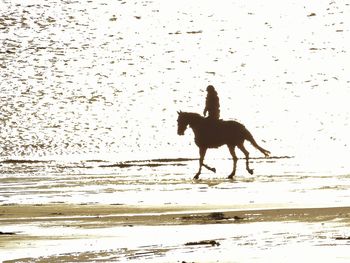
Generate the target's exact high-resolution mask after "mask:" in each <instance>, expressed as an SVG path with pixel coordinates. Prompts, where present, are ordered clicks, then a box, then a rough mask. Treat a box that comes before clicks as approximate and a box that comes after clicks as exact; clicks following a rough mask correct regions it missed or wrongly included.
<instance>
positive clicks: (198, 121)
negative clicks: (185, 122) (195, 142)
mask: <svg viewBox="0 0 350 263" xmlns="http://www.w3.org/2000/svg"><path fill="white" fill-rule="evenodd" d="M202 122H203V119H202V118H201V117H200V116H194V118H192V120H191V121H190V122H189V126H190V127H191V128H192V130H193V132H194V133H195V134H196V133H197V132H198V130H199V129H200V127H201V125H202Z"/></svg>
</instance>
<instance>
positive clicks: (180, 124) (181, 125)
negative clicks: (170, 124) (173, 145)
mask: <svg viewBox="0 0 350 263" xmlns="http://www.w3.org/2000/svg"><path fill="white" fill-rule="evenodd" d="M177 113H178V114H179V117H178V118H177V134H178V135H184V134H185V130H186V129H187V125H188V120H187V118H186V114H185V113H184V112H182V111H178V112H177Z"/></svg>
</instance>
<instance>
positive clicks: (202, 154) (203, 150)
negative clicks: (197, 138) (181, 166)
mask: <svg viewBox="0 0 350 263" xmlns="http://www.w3.org/2000/svg"><path fill="white" fill-rule="evenodd" d="M206 152H207V148H204V147H200V148H199V170H198V172H197V173H196V175H195V176H194V177H193V179H198V178H199V175H200V174H201V171H202V166H203V162H204V157H205V153H206Z"/></svg>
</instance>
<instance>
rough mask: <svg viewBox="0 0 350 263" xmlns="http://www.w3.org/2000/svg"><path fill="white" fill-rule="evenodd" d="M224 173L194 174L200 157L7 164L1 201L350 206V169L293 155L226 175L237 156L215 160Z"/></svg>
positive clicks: (240, 164)
mask: <svg viewBox="0 0 350 263" xmlns="http://www.w3.org/2000/svg"><path fill="white" fill-rule="evenodd" d="M208 162H210V164H211V165H212V166H216V168H217V173H215V174H214V173H212V172H210V171H206V170H204V171H203V174H202V175H201V177H200V180H193V179H192V178H193V176H194V174H195V172H196V171H197V166H198V161H197V160H191V159H188V160H186V159H185V160H183V159H179V160H176V159H168V160H165V159H163V160H144V161H141V160H139V161H132V162H124V163H111V162H107V161H96V160H95V161H85V162H73V163H67V162H63V163H62V162H61V163H60V162H57V161H47V162H15V161H11V162H9V161H7V162H3V163H1V168H2V175H1V177H0V205H9V204H54V203H72V204H119V205H127V206H129V205H145V206H147V205H150V206H158V205H185V206H186V205H188V206H191V205H218V206H220V205H232V208H238V207H244V206H247V207H254V206H257V207H259V208H263V207H265V206H266V207H271V206H273V207H276V206H282V207H283V206H294V207H302V206H306V207H308V206H346V205H348V203H347V202H348V198H349V197H350V196H349V187H350V181H349V178H350V175H348V174H342V173H339V174H330V173H329V172H327V171H318V172H316V171H314V172H305V171H303V170H300V169H299V167H298V166H297V165H296V164H295V160H294V159H293V158H275V159H273V158H272V159H271V158H270V159H253V160H252V161H251V164H250V165H251V167H252V168H255V175H249V174H248V173H247V171H246V170H244V162H245V161H244V160H242V159H241V160H239V161H238V169H237V175H236V177H235V178H234V179H233V180H229V179H226V178H227V175H228V174H229V173H230V172H231V169H232V168H231V166H232V160H229V159H222V160H219V159H216V160H208Z"/></svg>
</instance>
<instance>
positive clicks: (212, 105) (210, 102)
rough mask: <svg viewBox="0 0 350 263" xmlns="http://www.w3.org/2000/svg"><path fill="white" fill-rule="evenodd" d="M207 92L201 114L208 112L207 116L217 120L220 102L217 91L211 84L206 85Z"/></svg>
mask: <svg viewBox="0 0 350 263" xmlns="http://www.w3.org/2000/svg"><path fill="white" fill-rule="evenodd" d="M207 92H208V93H207V98H206V100H205V108H204V111H203V115H204V116H206V115H207V112H208V115H209V116H208V118H210V119H214V120H218V119H219V118H220V102H219V96H218V93H217V92H216V90H215V88H214V87H213V86H212V85H209V86H208V87H207Z"/></svg>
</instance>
